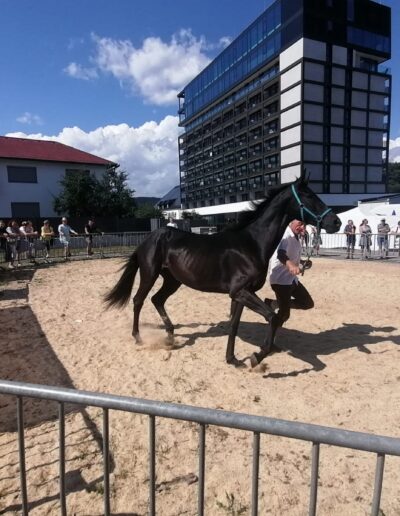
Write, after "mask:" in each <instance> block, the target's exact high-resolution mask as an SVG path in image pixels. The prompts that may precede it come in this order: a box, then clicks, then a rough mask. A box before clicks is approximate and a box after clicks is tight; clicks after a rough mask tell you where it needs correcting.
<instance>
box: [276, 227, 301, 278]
mask: <svg viewBox="0 0 400 516" xmlns="http://www.w3.org/2000/svg"><path fill="white" fill-rule="evenodd" d="M280 249H283V250H284V251H286V255H287V257H288V258H289V260H290V261H291V262H293V263H294V264H295V265H299V264H300V258H301V242H300V240H299V239H298V238H297V236H296V235H295V234H294V233H293V231H292V230H291V229H290V227H287V228H286V231H285V233H284V235H283V237H282V240H281V242H280V244H279V245H278V247H277V249H276V251H275V253H274V254H273V256H272V258H271V272H270V277H269V281H270V283H271V284H275V285H291V284H292V283H293V281H295V282H296V283H298V282H299V280H298V278H297V276H296V275H293V274H291V273H290V272H289V270H288V268H287V267H286V265H283V263H282V262H280V261H279V260H278V251H279V250H280Z"/></svg>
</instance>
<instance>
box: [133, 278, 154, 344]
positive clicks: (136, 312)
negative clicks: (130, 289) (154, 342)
mask: <svg viewBox="0 0 400 516" xmlns="http://www.w3.org/2000/svg"><path fill="white" fill-rule="evenodd" d="M143 276H144V275H143ZM143 276H142V275H141V276H140V285H139V288H138V290H137V292H136V294H135V296H134V297H133V328H132V336H133V338H134V339H135V340H136V344H141V343H142V338H141V337H140V333H139V317H140V312H141V310H142V307H143V303H144V300H145V299H146V297H147V295H148V293H149V292H150V290H151V288H152V286H153V285H154V283H155V282H156V279H157V276H158V274H155V275H154V274H153V275H152V276H150V277H149V278H147V279H146V281H143V279H142V277H143Z"/></svg>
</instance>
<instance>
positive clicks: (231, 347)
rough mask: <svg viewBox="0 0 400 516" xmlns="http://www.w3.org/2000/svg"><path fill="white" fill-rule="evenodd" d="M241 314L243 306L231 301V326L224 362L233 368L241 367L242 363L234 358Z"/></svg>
mask: <svg viewBox="0 0 400 516" xmlns="http://www.w3.org/2000/svg"><path fill="white" fill-rule="evenodd" d="M242 312H243V305H241V304H240V303H237V302H236V301H234V300H232V304H231V324H230V329H229V337H228V345H227V347H226V361H227V362H228V364H231V365H234V366H235V367H243V366H244V363H243V362H242V361H240V360H238V359H237V358H236V357H235V339H236V334H237V329H238V327H239V323H240V318H241V316H242Z"/></svg>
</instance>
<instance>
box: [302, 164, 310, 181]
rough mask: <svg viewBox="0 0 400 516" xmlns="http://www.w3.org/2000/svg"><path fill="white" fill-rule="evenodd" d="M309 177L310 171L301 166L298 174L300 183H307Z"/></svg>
mask: <svg viewBox="0 0 400 516" xmlns="http://www.w3.org/2000/svg"><path fill="white" fill-rule="evenodd" d="M309 178H310V173H307V169H306V167H304V168H302V170H301V175H300V183H304V184H307V183H308V180H309Z"/></svg>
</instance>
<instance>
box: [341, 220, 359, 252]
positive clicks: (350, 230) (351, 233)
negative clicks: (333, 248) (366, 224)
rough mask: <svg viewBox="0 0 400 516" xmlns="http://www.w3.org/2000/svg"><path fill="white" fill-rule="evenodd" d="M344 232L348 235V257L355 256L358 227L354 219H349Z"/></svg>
mask: <svg viewBox="0 0 400 516" xmlns="http://www.w3.org/2000/svg"><path fill="white" fill-rule="evenodd" d="M344 233H345V235H346V247H347V256H346V258H347V259H349V258H352V259H353V258H354V246H355V245H356V227H355V225H354V222H353V221H352V220H348V221H347V224H346V226H345V228H344Z"/></svg>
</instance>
